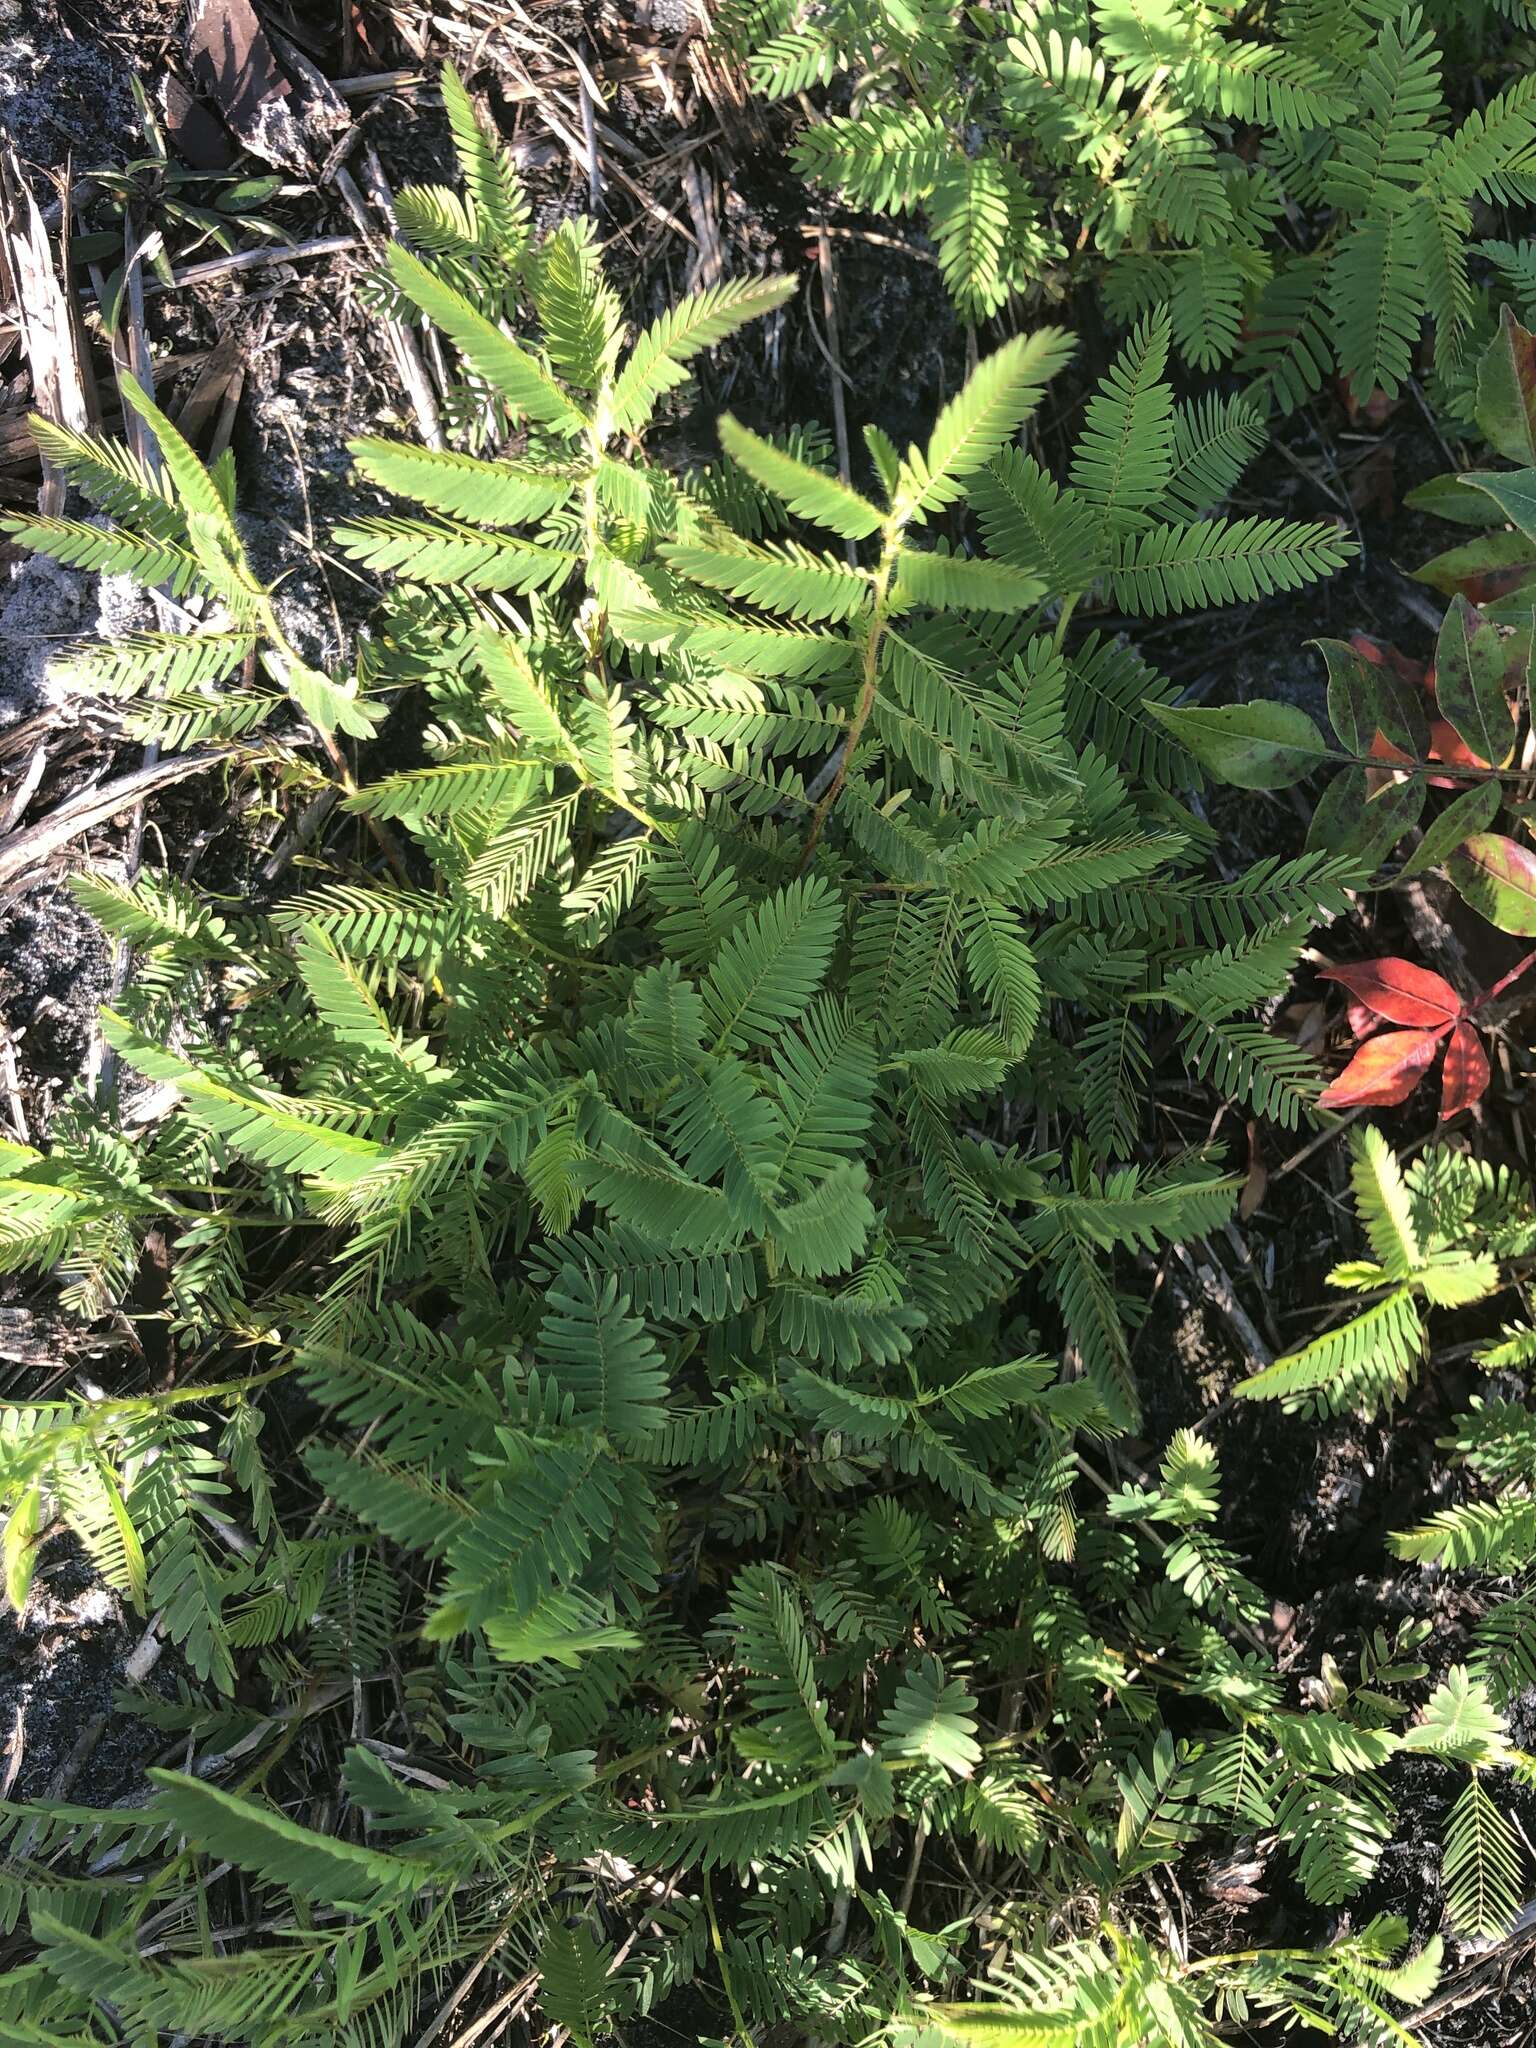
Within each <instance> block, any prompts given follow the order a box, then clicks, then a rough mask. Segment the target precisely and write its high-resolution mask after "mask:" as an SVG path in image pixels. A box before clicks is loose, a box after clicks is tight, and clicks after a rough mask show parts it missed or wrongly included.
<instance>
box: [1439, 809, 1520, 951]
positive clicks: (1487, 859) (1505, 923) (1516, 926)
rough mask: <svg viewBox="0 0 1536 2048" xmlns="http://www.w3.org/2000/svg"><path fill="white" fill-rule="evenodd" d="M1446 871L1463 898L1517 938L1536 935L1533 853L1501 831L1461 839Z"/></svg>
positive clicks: (1447, 863)
mask: <svg viewBox="0 0 1536 2048" xmlns="http://www.w3.org/2000/svg"><path fill="white" fill-rule="evenodd" d="M1445 872H1446V874H1447V875H1448V876H1449V877H1450V880H1451V882H1452V884H1453V885H1454V887H1455V889H1456V891H1457V893H1458V894H1459V895H1460V896H1461V898H1462V900H1463V901H1464V902H1466V903H1470V904H1471V906H1472V908H1473V909H1474V910H1475V911H1477V912H1479V913H1480V915H1482V916H1483V917H1486V918H1487V920H1488V922H1489V923H1490V924H1494V925H1497V926H1498V928H1499V930H1500V931H1501V932H1513V933H1514V934H1515V935H1516V936H1517V937H1518V938H1522V939H1525V938H1531V937H1533V936H1536V854H1533V853H1532V852H1531V850H1530V848H1529V847H1526V846H1522V845H1521V844H1520V843H1519V841H1518V840H1515V839H1510V838H1507V837H1506V836H1505V835H1504V834H1503V833H1500V832H1474V833H1473V834H1472V835H1471V837H1470V838H1468V839H1465V840H1463V842H1462V844H1461V845H1460V846H1459V847H1458V848H1457V850H1456V851H1455V853H1453V854H1452V855H1451V856H1450V858H1449V860H1447V861H1446V863H1445Z"/></svg>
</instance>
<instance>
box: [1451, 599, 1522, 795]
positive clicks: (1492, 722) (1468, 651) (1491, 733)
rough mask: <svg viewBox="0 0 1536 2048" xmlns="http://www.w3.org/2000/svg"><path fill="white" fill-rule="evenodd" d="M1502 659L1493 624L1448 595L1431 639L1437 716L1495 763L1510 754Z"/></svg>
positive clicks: (1498, 764) (1510, 722)
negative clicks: (1437, 630) (1446, 606)
mask: <svg viewBox="0 0 1536 2048" xmlns="http://www.w3.org/2000/svg"><path fill="white" fill-rule="evenodd" d="M1504 665H1505V654H1504V642H1503V639H1502V638H1501V637H1500V634H1499V629H1498V627H1497V626H1495V625H1493V624H1491V623H1490V621H1489V620H1487V619H1485V618H1484V617H1483V615H1482V613H1481V612H1480V611H1479V610H1478V609H1477V607H1476V605H1472V604H1468V603H1467V600H1466V599H1465V598H1464V597H1455V598H1452V600H1451V608H1450V610H1449V611H1448V612H1447V613H1446V615H1445V618H1444V620H1443V621H1442V623H1441V626H1440V638H1439V639H1438V641H1437V642H1436V643H1435V696H1436V699H1437V700H1438V702H1439V706H1440V712H1441V716H1442V717H1444V718H1448V719H1449V720H1450V722H1451V724H1452V725H1453V726H1454V727H1455V728H1456V730H1457V732H1459V733H1460V735H1461V737H1462V738H1463V739H1464V740H1465V741H1466V743H1467V745H1468V746H1469V747H1470V748H1471V750H1472V752H1473V753H1474V754H1475V755H1476V756H1477V757H1478V759H1479V760H1480V761H1486V762H1487V763H1488V764H1489V765H1490V767H1495V768H1498V767H1502V766H1503V764H1504V762H1505V761H1506V760H1507V759H1508V758H1509V752H1510V748H1511V747H1512V746H1513V745H1514V738H1515V733H1514V722H1513V720H1512V719H1511V718H1510V715H1509V705H1508V703H1507V701H1506V700H1505V696H1504Z"/></svg>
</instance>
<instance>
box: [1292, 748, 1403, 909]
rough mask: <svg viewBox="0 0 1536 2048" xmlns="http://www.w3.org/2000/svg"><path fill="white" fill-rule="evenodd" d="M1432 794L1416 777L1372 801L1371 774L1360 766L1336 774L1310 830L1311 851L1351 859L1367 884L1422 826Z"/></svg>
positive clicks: (1390, 785)
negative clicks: (1368, 782)
mask: <svg viewBox="0 0 1536 2048" xmlns="http://www.w3.org/2000/svg"><path fill="white" fill-rule="evenodd" d="M1427 791H1428V784H1427V783H1426V781H1425V779H1424V777H1423V776H1422V775H1413V776H1409V777H1406V778H1405V779H1404V780H1402V781H1399V782H1389V783H1388V784H1387V786H1386V788H1385V789H1383V790H1379V791H1378V792H1377V793H1376V795H1375V796H1373V797H1368V796H1367V790H1366V771H1365V769H1364V768H1363V767H1362V766H1361V765H1360V764H1359V763H1358V762H1356V763H1354V764H1352V765H1351V766H1350V767H1348V768H1345V769H1343V770H1342V771H1341V772H1340V773H1339V774H1338V775H1336V776H1335V777H1334V779H1333V780H1332V781H1331V782H1330V783H1329V785H1328V787H1327V788H1326V789H1325V790H1324V791H1323V794H1322V796H1321V797H1320V798H1319V799H1318V804H1317V809H1316V810H1315V811H1314V812H1313V813H1312V822H1311V824H1310V825H1309V826H1308V827H1307V851H1308V852H1309V853H1318V852H1329V853H1346V854H1348V855H1349V856H1350V858H1351V859H1352V860H1353V861H1355V862H1356V863H1357V864H1358V867H1359V872H1360V879H1361V880H1362V881H1364V880H1366V879H1368V878H1369V877H1370V876H1371V875H1373V874H1375V872H1376V870H1377V869H1378V868H1379V867H1380V865H1381V863H1382V862H1383V861H1384V860H1385V859H1386V857H1387V855H1388V854H1389V853H1390V852H1391V850H1392V848H1393V847H1394V846H1396V844H1397V842H1398V840H1399V839H1401V838H1402V836H1403V834H1404V833H1405V832H1410V831H1412V829H1413V827H1414V826H1415V825H1416V824H1417V823H1418V820H1419V813H1420V812H1421V811H1422V810H1423V808H1424V798H1425V796H1426V794H1427Z"/></svg>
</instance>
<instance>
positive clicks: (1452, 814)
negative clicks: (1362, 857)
mask: <svg viewBox="0 0 1536 2048" xmlns="http://www.w3.org/2000/svg"><path fill="white" fill-rule="evenodd" d="M1503 800H1504V797H1503V792H1502V790H1501V789H1500V788H1499V785H1498V783H1497V782H1496V781H1495V780H1494V778H1493V777H1492V776H1490V777H1489V778H1488V780H1487V781H1486V782H1474V783H1473V785H1472V787H1471V788H1470V789H1464V790H1463V791H1462V792H1461V794H1460V795H1459V796H1458V797H1456V798H1455V799H1454V800H1453V801H1452V802H1451V803H1448V804H1447V805H1446V807H1445V809H1444V810H1443V811H1442V812H1441V813H1440V815H1439V817H1438V818H1434V819H1432V820H1431V821H1430V823H1429V824H1428V825H1427V826H1426V827H1425V830H1424V837H1423V838H1422V839H1421V840H1420V841H1419V843H1418V845H1417V846H1416V847H1415V848H1414V849H1413V852H1412V853H1411V854H1409V856H1408V858H1407V859H1406V860H1405V861H1404V862H1403V864H1402V866H1401V867H1400V868H1399V869H1398V871H1397V872H1398V879H1399V881H1406V880H1407V879H1408V877H1409V876H1410V875H1423V874H1427V873H1428V872H1429V870H1430V869H1431V868H1437V867H1439V866H1440V864H1441V862H1442V861H1444V860H1446V859H1447V858H1448V857H1449V856H1450V855H1451V854H1453V853H1454V852H1455V851H1456V849H1457V847H1458V846H1460V845H1461V843H1462V842H1463V840H1466V839H1470V838H1472V836H1473V835H1474V834H1475V833H1480V832H1486V831H1487V829H1488V827H1489V826H1490V825H1491V824H1492V823H1493V821H1494V819H1495V818H1496V817H1497V816H1498V814H1499V805H1500V804H1501V803H1502V802H1503Z"/></svg>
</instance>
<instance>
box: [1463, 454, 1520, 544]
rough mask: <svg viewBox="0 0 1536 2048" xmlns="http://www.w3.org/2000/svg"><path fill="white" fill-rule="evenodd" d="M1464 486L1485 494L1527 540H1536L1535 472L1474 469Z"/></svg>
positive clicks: (1467, 476) (1465, 480) (1465, 477)
mask: <svg viewBox="0 0 1536 2048" xmlns="http://www.w3.org/2000/svg"><path fill="white" fill-rule="evenodd" d="M1462 482H1463V483H1467V484H1472V485H1473V486H1474V487H1475V488H1476V489H1478V490H1480V491H1483V492H1485V493H1486V495H1487V496H1488V497H1490V498H1492V500H1493V502H1494V504H1495V505H1497V506H1498V508H1499V510H1500V511H1501V512H1502V513H1503V515H1504V517H1505V518H1506V519H1509V520H1512V521H1513V522H1514V524H1515V525H1516V526H1518V527H1519V529H1520V531H1521V532H1522V533H1523V534H1524V535H1525V536H1526V538H1527V539H1528V540H1536V469H1512V470H1503V469H1475V470H1472V471H1470V472H1469V473H1468V474H1467V475H1466V476H1464V477H1463V478H1462Z"/></svg>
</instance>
